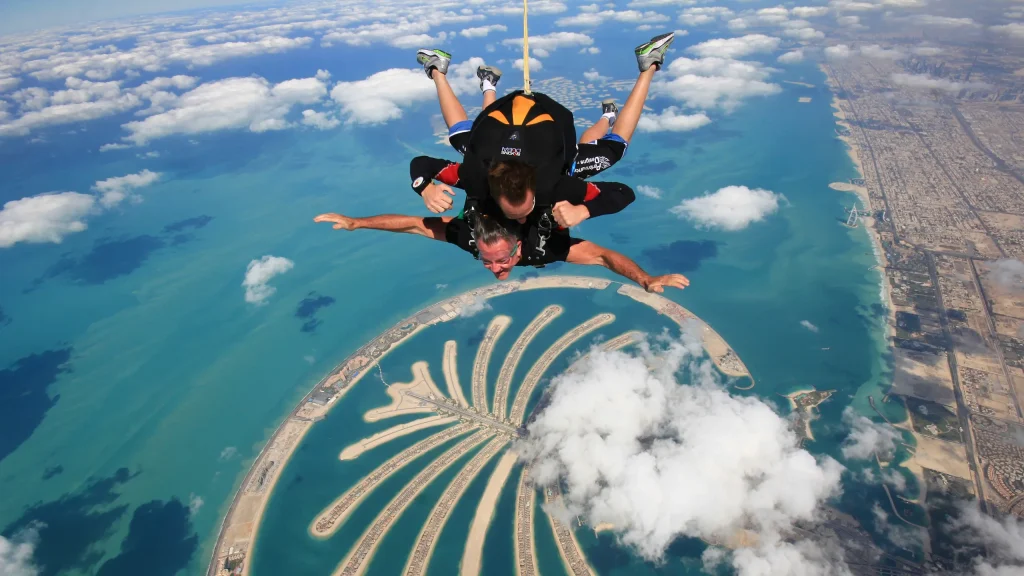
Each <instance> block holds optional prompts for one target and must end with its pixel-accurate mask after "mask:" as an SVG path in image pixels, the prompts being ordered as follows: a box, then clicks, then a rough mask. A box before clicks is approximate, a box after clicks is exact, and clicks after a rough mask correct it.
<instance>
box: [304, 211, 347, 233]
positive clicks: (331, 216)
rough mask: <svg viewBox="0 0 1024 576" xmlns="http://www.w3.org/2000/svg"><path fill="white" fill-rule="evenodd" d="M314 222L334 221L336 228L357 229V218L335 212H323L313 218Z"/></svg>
mask: <svg viewBox="0 0 1024 576" xmlns="http://www.w3.org/2000/svg"><path fill="white" fill-rule="evenodd" d="M313 222H333V223H334V229H335V230H355V229H356V228H357V226H356V220H355V218H349V217H348V216H342V215H341V214H335V213H334V212H328V213H327V214H321V215H319V216H317V217H316V218H313Z"/></svg>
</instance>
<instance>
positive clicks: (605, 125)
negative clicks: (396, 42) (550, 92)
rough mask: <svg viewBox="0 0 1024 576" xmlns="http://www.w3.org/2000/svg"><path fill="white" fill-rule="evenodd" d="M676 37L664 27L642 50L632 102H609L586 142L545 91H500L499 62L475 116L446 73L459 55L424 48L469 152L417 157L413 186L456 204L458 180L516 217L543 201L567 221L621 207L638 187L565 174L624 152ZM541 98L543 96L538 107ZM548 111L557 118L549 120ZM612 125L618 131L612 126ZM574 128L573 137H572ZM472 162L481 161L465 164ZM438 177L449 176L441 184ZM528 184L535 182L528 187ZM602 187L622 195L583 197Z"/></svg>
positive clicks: (422, 58)
mask: <svg viewBox="0 0 1024 576" xmlns="http://www.w3.org/2000/svg"><path fill="white" fill-rule="evenodd" d="M673 39H674V33H668V34H662V35H660V36H656V37H655V38H652V39H651V41H649V42H647V43H645V44H642V45H640V46H638V47H637V48H636V49H635V50H634V53H635V54H636V57H637V64H638V66H639V68H640V76H639V78H638V79H637V82H636V84H635V85H634V87H633V90H632V91H631V93H630V95H629V98H628V99H627V100H626V104H625V105H624V106H623V107H622V109H621V111H619V110H617V108H616V107H615V105H614V102H609V101H605V102H603V103H602V112H603V114H602V117H601V119H600V120H599V121H598V122H597V123H596V124H595V125H594V126H592V127H591V128H589V129H588V130H587V131H586V132H584V134H583V136H582V137H581V138H580V141H579V142H580V143H579V144H578V145H577V143H576V141H575V127H574V126H573V124H572V113H571V112H569V111H568V110H567V109H565V108H564V107H563V106H561V105H560V104H558V103H556V102H554V101H553V100H551V99H550V98H548V97H546V96H544V95H543V94H534V95H530V96H529V97H527V96H525V95H523V93H522V92H521V91H517V92H513V93H512V94H509V95H507V96H505V97H503V98H501V99H495V97H494V92H495V90H496V84H497V82H498V80H499V79H500V77H501V76H500V71H498V70H497V69H495V68H490V67H480V68H478V70H477V76H478V77H479V78H480V86H481V90H482V91H483V92H484V101H485V109H484V111H483V112H481V114H480V116H479V117H478V118H477V120H476V121H475V122H470V121H469V120H468V119H467V117H466V112H465V109H463V107H462V104H461V103H460V102H459V100H458V98H457V97H456V96H455V93H454V92H453V91H452V89H451V86H450V85H449V84H448V81H447V78H446V77H445V73H446V72H447V70H448V65H449V63H450V61H451V55H450V54H448V53H446V52H443V51H440V50H420V51H419V52H418V53H417V61H419V62H420V63H421V64H422V65H423V67H424V70H425V71H426V73H427V76H429V77H430V78H431V79H432V80H433V81H434V85H435V87H436V89H437V94H438V101H439V103H440V105H441V113H442V116H443V117H444V119H445V123H446V124H447V125H448V126H449V142H450V143H451V145H452V147H454V148H455V149H456V150H458V151H459V152H462V153H463V154H464V155H466V159H465V161H464V162H463V163H461V164H460V163H454V162H449V161H447V160H440V159H435V158H429V157H426V156H421V157H417V158H415V159H413V161H412V163H411V165H410V176H411V177H412V180H413V183H414V184H413V189H414V190H416V191H417V192H418V193H420V195H421V196H422V197H423V201H424V204H425V205H426V206H427V208H428V209H429V210H431V211H432V212H435V213H440V212H443V211H445V210H448V209H449V208H451V206H452V198H451V196H452V195H454V192H452V190H451V188H450V186H455V185H458V186H459V187H462V188H464V189H466V190H467V198H475V199H476V200H477V201H478V202H480V203H481V204H484V203H485V201H486V199H487V197H488V196H492V197H493V199H494V201H495V203H496V204H497V207H498V208H499V209H500V210H501V211H502V212H503V213H504V214H505V216H506V217H509V218H512V219H515V220H521V219H522V218H523V217H524V216H525V215H528V214H530V213H531V212H533V211H534V208H535V207H542V208H551V209H552V210H551V211H552V215H553V216H554V219H555V220H556V221H557V223H558V225H560V226H562V227H571V226H575V225H577V224H579V223H580V222H582V221H583V220H585V219H587V218H590V217H593V216H597V215H601V214H609V213H613V212H617V211H619V210H621V209H622V208H624V207H625V206H627V205H628V204H629V203H630V202H632V200H633V194H632V190H629V188H628V187H627V186H625V185H621V184H617V185H615V184H612V183H607V184H606V183H601V185H600V186H595V187H589V186H586V185H584V184H580V183H579V182H573V181H571V180H568V179H565V178H564V176H567V175H568V176H574V177H576V179H577V180H579V179H582V178H588V177H591V176H593V175H595V174H598V173H600V172H602V171H604V170H606V169H608V168H609V167H611V166H612V165H614V164H615V163H616V162H618V160H619V159H621V158H622V156H623V154H624V153H625V150H626V146H627V145H628V143H629V140H630V139H631V138H632V136H633V132H634V131H635V129H636V126H637V123H638V122H639V119H640V114H641V112H642V111H643V105H644V102H645V101H646V99H647V93H648V91H649V88H650V83H651V80H652V78H653V76H654V73H655V71H656V70H657V69H659V68H660V67H661V65H662V64H663V63H664V58H665V53H666V52H667V50H668V48H669V46H670V45H671V43H672V41H673ZM437 72H439V73H437ZM535 102H536V103H540V104H541V106H540V107H537V109H536V110H534V103H535ZM531 110H532V111H531ZM548 112H551V114H550V115H549V114H547V113H548ZM545 116H547V119H548V120H552V122H547V121H545V120H544V117H545ZM616 116H617V118H616ZM616 120H617V121H616ZM503 126H507V127H509V128H503ZM514 126H521V127H522V130H515V129H510V128H512V127H514ZM609 128H611V129H612V131H611V133H609V134H605V133H606V132H607V131H608V129H609ZM569 131H571V134H572V138H571V140H570V138H568V137H567V134H568V133H569ZM520 144H526V145H527V146H529V147H531V148H535V149H536V150H535V151H534V153H533V154H532V155H530V156H529V157H527V156H528V154H527V151H526V150H524V149H523V146H521V145H520ZM559 144H561V145H559ZM472 160H475V162H473V161H472ZM467 163H468V164H471V165H475V168H474V167H473V166H469V167H465V168H464V166H466V164H467ZM531 172H533V173H534V174H530V173H531ZM433 180H438V181H440V182H441V183H440V184H434V183H433ZM527 185H530V186H531V187H529V188H524V186H527ZM603 187H608V188H609V190H607V191H606V190H604V189H602V188H603ZM602 193H605V194H609V195H613V196H616V195H617V196H618V198H616V199H614V200H606V201H602V202H600V204H602V207H600V208H597V210H598V213H597V214H595V213H594V208H595V207H594V206H593V204H591V205H586V204H583V203H582V202H581V201H580V200H579V199H580V198H581V197H589V199H590V200H593V199H596V198H597V197H598V196H600V195H601V194H602ZM484 210H485V211H487V210H486V209H484Z"/></svg>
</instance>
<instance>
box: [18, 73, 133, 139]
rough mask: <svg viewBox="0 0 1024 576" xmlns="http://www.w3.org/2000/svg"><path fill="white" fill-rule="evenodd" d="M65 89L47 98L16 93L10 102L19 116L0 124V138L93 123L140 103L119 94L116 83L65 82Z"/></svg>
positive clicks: (41, 92)
mask: <svg viewBox="0 0 1024 576" xmlns="http://www.w3.org/2000/svg"><path fill="white" fill-rule="evenodd" d="M66 86H67V89H65V90H58V91H56V92H54V93H53V94H50V93H49V92H47V91H46V90H45V89H43V88H39V87H32V88H26V89H24V90H19V91H17V92H15V93H14V94H12V95H11V96H12V98H13V99H14V100H15V101H16V102H19V103H20V104H21V107H20V109H19V112H21V115H20V116H19V117H17V118H15V119H13V120H11V121H9V122H0V137H2V136H24V135H26V134H28V133H30V132H31V131H32V130H35V129H38V128H43V127H46V126H57V125H61V124H71V123H74V122H83V121H86V120H95V119H97V118H103V117H106V116H110V115H113V114H117V113H120V112H124V111H127V110H130V109H132V108H135V107H137V106H139V105H140V104H141V103H142V100H140V98H139V97H138V96H136V95H135V94H131V93H128V92H124V91H122V90H121V87H120V83H119V82H92V81H89V80H81V79H78V78H68V79H67V80H66Z"/></svg>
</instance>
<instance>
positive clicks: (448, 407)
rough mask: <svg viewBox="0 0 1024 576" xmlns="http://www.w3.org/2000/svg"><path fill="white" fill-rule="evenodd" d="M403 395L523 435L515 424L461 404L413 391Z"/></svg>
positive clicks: (516, 434) (486, 424)
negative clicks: (435, 398)
mask: <svg viewBox="0 0 1024 576" xmlns="http://www.w3.org/2000/svg"><path fill="white" fill-rule="evenodd" d="M405 395H406V396H412V397H413V398H415V399H417V400H419V401H421V402H426V403H427V404H432V405H434V406H435V407H436V408H437V409H438V410H444V411H446V412H451V413H453V414H458V415H459V417H461V418H465V419H466V420H472V421H473V422H476V423H478V424H482V425H484V426H488V427H490V428H497V429H498V430H501V431H502V432H504V433H506V434H510V435H512V436H515V437H517V438H520V437H522V435H523V434H522V432H521V431H520V430H519V429H518V428H516V427H515V426H513V425H511V424H506V423H504V422H499V421H498V420H497V419H495V418H492V417H490V416H484V415H483V414H480V413H479V412H477V411H476V410H471V409H469V408H463V407H462V406H459V405H458V404H449V403H447V402H443V401H441V400H434V399H433V398H429V397H427V396H423V395H421V394H417V393H415V392H406V393H405Z"/></svg>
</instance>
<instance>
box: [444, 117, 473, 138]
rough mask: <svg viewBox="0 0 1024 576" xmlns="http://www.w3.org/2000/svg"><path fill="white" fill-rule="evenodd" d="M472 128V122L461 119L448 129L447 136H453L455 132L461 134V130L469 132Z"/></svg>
mask: <svg viewBox="0 0 1024 576" xmlns="http://www.w3.org/2000/svg"><path fill="white" fill-rule="evenodd" d="M472 129H473V123H472V122H471V121H469V120H463V121H462V122H456V123H455V124H453V125H452V127H451V128H449V129H448V136H455V135H456V134H462V133H463V132H469V131H470V130H472Z"/></svg>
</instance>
